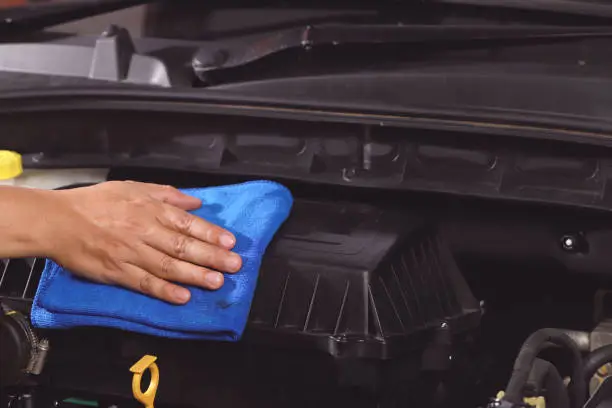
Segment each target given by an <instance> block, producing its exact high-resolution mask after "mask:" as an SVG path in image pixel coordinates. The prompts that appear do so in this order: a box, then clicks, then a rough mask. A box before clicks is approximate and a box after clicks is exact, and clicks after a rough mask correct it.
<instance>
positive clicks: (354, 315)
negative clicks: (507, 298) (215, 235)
mask: <svg viewBox="0 0 612 408" xmlns="http://www.w3.org/2000/svg"><path fill="white" fill-rule="evenodd" d="M43 266H44V260H42V259H27V260H24V259H14V260H10V261H7V260H5V261H2V267H1V269H0V271H2V275H1V278H0V300H2V301H3V302H11V303H13V304H14V303H15V302H19V303H23V304H27V303H28V302H31V299H32V298H33V296H34V294H35V292H36V287H37V283H38V280H39V278H40V273H41V270H42V268H43ZM479 319H480V308H479V305H478V302H477V301H476V299H475V298H474V297H473V296H472V294H471V292H470V291H469V289H468V287H467V285H466V283H465V281H464V279H463V277H462V275H461V274H460V272H459V270H458V269H457V266H456V265H455V262H454V260H453V257H452V255H451V253H450V252H449V250H448V249H447V247H446V245H445V243H444V240H443V239H442V237H441V236H440V235H439V234H438V232H437V230H436V228H435V227H434V226H433V224H431V223H428V222H425V221H423V220H420V219H419V218H416V217H410V216H405V215H403V214H398V213H395V212H389V211H384V210H381V209H378V208H375V207H371V206H365V205H359V204H343V203H329V202H327V203H326V202H312V201H302V200H296V203H295V206H294V209H293V212H292V215H291V217H290V218H289V220H288V221H287V222H286V223H285V225H284V226H283V227H282V228H281V230H280V231H279V233H278V234H277V236H276V238H275V239H274V241H273V243H272V244H271V245H270V247H269V249H268V251H267V253H266V256H265V258H264V262H263V265H262V268H261V271H260V277H259V282H258V287H257V291H256V294H255V299H254V301H253V305H252V309H251V314H250V319H249V325H248V328H247V331H246V333H245V338H244V341H249V342H254V343H264V344H268V345H278V346H281V347H301V348H308V349H313V350H319V351H323V352H326V353H328V354H331V355H333V356H338V357H349V356H350V357H368V358H377V359H388V358H393V357H395V356H398V355H401V354H404V353H407V352H410V351H411V350H414V349H419V348H422V347H424V346H425V345H426V344H427V343H428V342H430V341H431V339H432V335H433V334H434V333H435V332H436V329H438V328H440V327H445V328H446V329H448V330H449V331H450V332H451V333H459V332H462V331H465V330H468V329H470V328H473V327H476V326H477V325H478V323H479Z"/></svg>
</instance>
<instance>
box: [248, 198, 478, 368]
mask: <svg viewBox="0 0 612 408" xmlns="http://www.w3.org/2000/svg"><path fill="white" fill-rule="evenodd" d="M479 318H480V309H479V306H478V302H477V301H476V299H475V298H474V297H473V296H472V294H471V293H470V291H469V289H468V287H467V285H466V282H465V281H464V279H463V277H462V276H461V274H460V273H459V270H458V269H457V266H456V264H455V262H454V260H453V257H452V255H451V253H450V252H449V250H448V249H447V248H446V246H445V245H444V242H443V240H442V238H441V237H440V236H439V235H438V233H437V230H436V229H435V228H434V227H433V226H432V225H431V224H429V223H426V222H423V221H421V220H418V219H415V218H411V217H406V216H403V215H400V214H397V213H392V212H387V211H383V210H379V209H377V208H373V207H369V206H362V205H354V204H350V205H344V204H338V203H316V202H304V201H301V202H297V203H296V205H295V209H294V212H293V215H292V217H291V218H290V219H289V221H288V222H287V223H286V225H285V226H284V227H283V229H282V230H281V232H280V234H279V235H278V236H277V238H276V240H275V242H274V244H273V245H272V246H271V248H270V249H269V251H268V253H267V255H266V259H265V262H264V265H263V268H262V271H261V275H260V279H259V286H258V289H257V293H256V297H255V301H254V303H253V307H252V309H251V316H250V327H249V332H248V335H250V336H252V337H254V338H265V339H266V340H267V341H275V340H276V341H282V342H283V343H284V344H301V345H305V344H311V345H314V346H315V347H317V348H320V349H323V350H325V351H327V352H329V353H330V354H332V355H336V356H359V357H371V358H383V359H386V358H391V357H393V356H395V355H398V354H401V353H404V352H407V351H409V350H410V348H414V347H418V345H419V341H418V340H419V339H421V340H424V341H428V340H429V338H430V336H428V335H427V334H428V333H432V330H433V329H438V328H440V327H441V326H444V327H450V328H451V331H455V332H457V331H463V330H466V329H468V328H470V327H474V326H477V325H478V323H479Z"/></svg>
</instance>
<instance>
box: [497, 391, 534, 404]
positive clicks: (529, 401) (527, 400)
mask: <svg viewBox="0 0 612 408" xmlns="http://www.w3.org/2000/svg"><path fill="white" fill-rule="evenodd" d="M505 394H506V393H505V392H503V391H500V392H498V393H497V396H496V397H495V398H497V399H498V400H500V399H502V398H504V395H505ZM523 401H524V402H525V404H527V405H529V406H531V407H533V408H546V400H545V399H544V397H531V398H524V399H523Z"/></svg>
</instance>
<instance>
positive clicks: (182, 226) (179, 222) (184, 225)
mask: <svg viewBox="0 0 612 408" xmlns="http://www.w3.org/2000/svg"><path fill="white" fill-rule="evenodd" d="M193 222H194V217H193V216H192V215H189V214H188V213H183V214H181V215H179V216H178V217H177V218H176V220H175V225H176V228H177V229H178V230H179V231H180V232H182V233H184V234H190V233H191V229H192V228H193Z"/></svg>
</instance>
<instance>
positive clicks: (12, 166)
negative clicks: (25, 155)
mask: <svg viewBox="0 0 612 408" xmlns="http://www.w3.org/2000/svg"><path fill="white" fill-rule="evenodd" d="M21 173H23V165H22V161H21V155H20V154H19V153H16V152H12V151H10V150H0V180H9V179H12V178H15V177H18V176H20V175H21Z"/></svg>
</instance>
